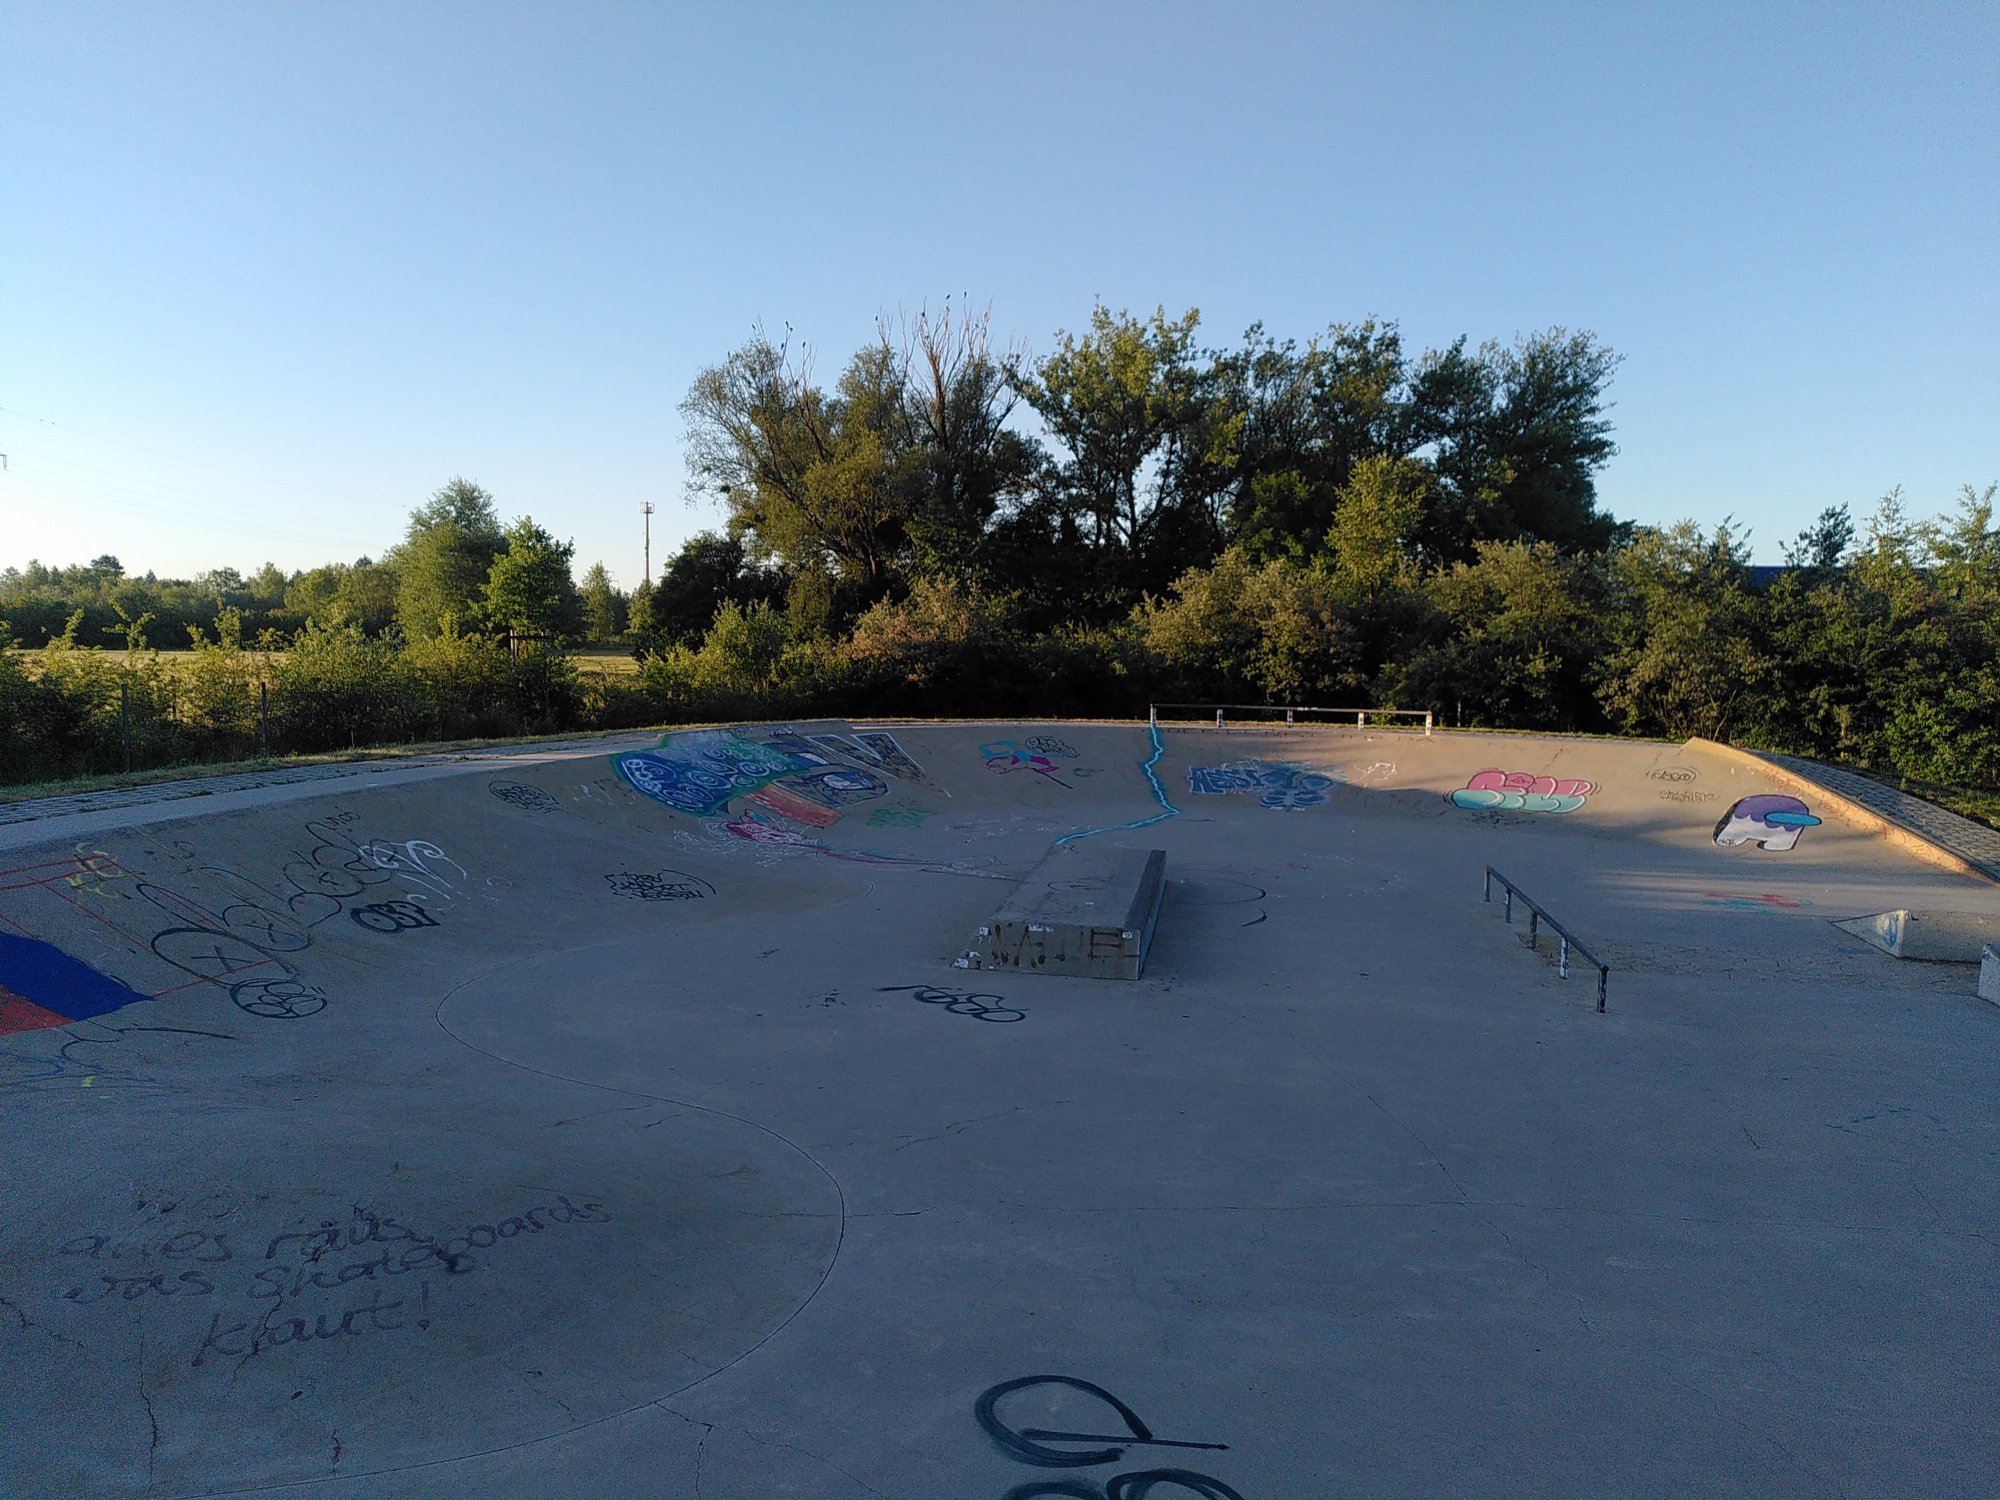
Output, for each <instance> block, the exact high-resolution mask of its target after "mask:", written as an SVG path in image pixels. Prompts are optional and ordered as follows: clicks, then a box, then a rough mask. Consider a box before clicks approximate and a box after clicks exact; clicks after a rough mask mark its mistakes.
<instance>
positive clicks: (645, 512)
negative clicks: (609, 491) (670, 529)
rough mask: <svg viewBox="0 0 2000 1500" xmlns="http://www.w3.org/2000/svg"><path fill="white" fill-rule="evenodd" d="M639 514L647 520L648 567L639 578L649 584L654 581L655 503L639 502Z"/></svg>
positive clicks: (646, 566)
mask: <svg viewBox="0 0 2000 1500" xmlns="http://www.w3.org/2000/svg"><path fill="white" fill-rule="evenodd" d="M639 514H640V515H641V516H643V517H644V518H645V525H646V565H645V570H644V571H643V572H642V573H640V575H639V576H640V577H641V578H643V579H645V580H646V582H647V583H651V582H652V581H653V502H652V501H650V500H641V501H640V502H639Z"/></svg>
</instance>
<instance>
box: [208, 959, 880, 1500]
mask: <svg viewBox="0 0 2000 1500" xmlns="http://www.w3.org/2000/svg"><path fill="white" fill-rule="evenodd" d="M607 946H609V944H600V943H586V944H582V945H580V946H579V947H576V948H565V949H562V950H560V951H562V952H564V953H578V952H582V951H584V949H586V948H594V947H607ZM549 956H550V955H549V954H547V953H536V954H531V955H526V956H523V957H521V958H517V959H510V960H509V961H508V962H506V963H504V964H496V965H495V966H494V967H492V968H490V969H486V970H483V971H482V972H480V973H478V974H475V975H473V976H471V977H470V978H468V979H463V980H460V981H459V982H458V983H457V984H455V985H453V986H452V987H451V988H450V989H448V990H446V991H445V992H444V994H443V995H442V996H441V997H440V998H439V1000H438V1003H437V1009H436V1010H435V1011H433V1012H432V1015H431V1019H432V1020H433V1021H435V1022H436V1023H437V1028H438V1030H439V1031H442V1032H443V1033H444V1034H445V1035H446V1036H448V1037H450V1038H451V1039H452V1040H453V1041H454V1042H457V1043H458V1044H459V1046H461V1047H463V1048H465V1049H466V1050H467V1051H468V1052H476V1053H478V1054H479V1055H480V1056H481V1057H485V1058H490V1059H491V1060H492V1061H494V1062H497V1063H499V1064H501V1065H502V1066H504V1067H509V1068H519V1069H520V1070H521V1071H522V1072H524V1073H534V1074H537V1075H539V1076H541V1077H543V1078H554V1079H557V1080H559V1081H560V1082H563V1083H574V1084H580V1085H582V1086H583V1087H585V1088H593V1089H602V1090H603V1091H604V1092H605V1093H607V1094H623V1095H625V1096H626V1097H628V1098H633V1099H649V1100H652V1101H653V1102H655V1103H658V1104H671V1105H674V1106H675V1107H676V1108H679V1109H687V1110H694V1111H696V1112H698V1113H700V1114H705V1115H715V1116H718V1117H720V1118H721V1119H725V1120H734V1121H735V1122H736V1123H737V1124H739V1125H748V1126H749V1127H750V1128H751V1129H752V1130H758V1131H762V1132H763V1133H764V1134H765V1135H768V1136H770V1137H771V1139H773V1140H774V1141H778V1142H780V1143H782V1144H784V1145H786V1146H789V1147H790V1148H791V1149H792V1150H794V1151H796V1152H798V1154H799V1155H800V1156H803V1157H804V1158H805V1159H806V1160H807V1161H809V1162H811V1163H812V1164H813V1165H814V1166H815V1167H817V1168H818V1169H819V1173H820V1175H821V1176H822V1177H824V1178H826V1180H827V1182H828V1183H829V1184H831V1185H832V1187H833V1196H834V1201H835V1202H836V1203H837V1204H838V1205H839V1206H840V1222H839V1225H838V1226H837V1227H836V1229H835V1231H834V1238H833V1254H831V1255H829V1256H828V1257H827V1261H826V1266H825V1269H823V1270H822V1271H821V1272H820V1277H819V1280H818V1281H816V1282H814V1283H813V1288H812V1290H811V1291H810V1292H808V1293H806V1295H805V1297H804V1299H803V1300H802V1301H801V1302H800V1303H799V1305H798V1306H797V1307H795V1308H793V1309H792V1310H791V1311H790V1312H788V1313H786V1314H785V1316H784V1319H783V1320H782V1321H781V1322H780V1323H779V1324H778V1325H777V1327H775V1328H773V1329H772V1330H771V1331H770V1332H769V1333H767V1334H765V1335H764V1336H763V1337H762V1338H760V1339H759V1340H757V1342H756V1343H754V1344H752V1345H750V1347H749V1348H747V1349H744V1350H741V1351H739V1352H738V1353H737V1354H736V1355H734V1356H733V1357H731V1358H730V1359H728V1360H725V1361H724V1362H723V1363H721V1364H719V1365H717V1366H716V1367H715V1368H714V1369H712V1370H710V1371H708V1372H707V1373H706V1374H704V1375H699V1376H697V1377H696V1378H695V1379H693V1380H690V1381H688V1382H687V1384H685V1385H680V1386H676V1387H674V1389H672V1390H670V1391H664V1392H662V1393H661V1394H659V1395H657V1396H653V1397H651V1398H649V1399H647V1400H645V1401H636V1402H634V1403H633V1404H632V1405H630V1406H627V1407H623V1408H621V1409H620V1410H618V1411H612V1412H606V1413H605V1414H604V1415H603V1416H601V1417H592V1418H591V1419H590V1420H589V1421H587V1422H577V1423H574V1424H573V1425H571V1426H568V1427H564V1428H562V1429H560V1430H559V1431H556V1432H545V1433H542V1434H541V1435H540V1436H539V1437H529V1438H522V1439H520V1440H519V1441H517V1442H512V1443H497V1444H495V1445H494V1446H492V1447H490V1448H476V1449H473V1450H472V1451H471V1452H468V1453H454V1454H452V1455H451V1456H450V1457H448V1458H427V1459H423V1460H421V1461H419V1462H417V1463H413V1464H391V1465H389V1466H388V1467H387V1468H381V1469H355V1470H350V1471H349V1472H348V1473H345V1474H320V1475H316V1476H314V1477H312V1478H308V1479H280V1480H275V1481H273V1482H271V1483H269V1484H252V1485H245V1486H242V1487H240V1488H237V1489H233V1490H202V1491H201V1492H200V1493H202V1494H204V1495H262V1494H269V1493H272V1492H274V1491H277V1490H289V1489H297V1488H298V1487H299V1486H301V1485H308V1484H319V1485H331V1484H338V1483H339V1482H340V1481H342V1480H345V1479H379V1478H381V1477H382V1476H383V1475H385V1474H407V1473H414V1472H415V1471H416V1470H419V1469H436V1468H443V1467H444V1466H446V1465H448V1464H461V1463H466V1462H468V1461H469V1460H472V1459H476V1458H491V1457H493V1456H494V1455H495V1454H498V1453H511V1452H513V1451H514V1450H516V1449H519V1448H532V1447H534V1446H535V1445H536V1444H538V1443H547V1442H553V1441H554V1440H555V1439H557V1438H563V1437H568V1436H570V1435H571V1434H573V1433H579V1432H584V1431H587V1430H588V1429H590V1428H592V1427H601V1426H603V1425H604V1424H605V1423H606V1422H616V1421H618V1420H619V1419H620V1418H622V1417H629V1416H631V1415H632V1414H633V1413H634V1412H642V1411H648V1410H651V1409H653V1408H655V1407H657V1408H658V1409H659V1410H661V1411H663V1412H666V1413H668V1414H669V1415H671V1416H676V1417H680V1418H681V1420H682V1421H689V1420H692V1419H690V1418H688V1417H686V1416H683V1415H682V1414H681V1413H680V1412H677V1411H674V1410H673V1408H672V1407H669V1406H667V1405H666V1403H667V1402H669V1401H672V1400H673V1399H674V1398H675V1397H677V1396H684V1395H686V1394H687V1393H688V1392H689V1391H691V1390H693V1389H694V1388H695V1387H696V1386H699V1385H704V1384H706V1383H707V1382H709V1381H711V1380H713V1379H714V1378H715V1377H716V1376H718V1375H720V1374H722V1373H723V1371H725V1370H730V1369H734V1368H735V1367H736V1366H737V1365H739V1364H741V1363H742V1362H743V1361H744V1360H746V1359H748V1358H749V1357H750V1356H751V1355H753V1354H755V1353H756V1352H757V1351H758V1350H759V1349H761V1348H763V1347H764V1346H765V1345H766V1344H768V1343H770V1342H771V1340H772V1339H774V1338H776V1337H777V1336H778V1335H779V1334H781V1333H783V1332H784V1331H785V1330H786V1329H787V1328H789V1327H791V1326H792V1322H793V1320H794V1319H796V1318H797V1317H798V1315H799V1314H800V1313H802V1312H804V1311H805V1310H806V1309H807V1308H808V1307H810V1306H812V1304H813V1301H814V1299H816V1298H817V1297H818V1296H819V1294H820V1293H821V1292H822V1291H824V1290H825V1289H826V1284H827V1282H828V1281H830V1280H831V1279H832V1278H833V1268H834V1267H835V1266H837V1265H838V1264H840V1252H841V1249H842V1248H843V1247H844V1246H845V1245H846V1243H847V1192H846V1190H845V1189H844V1188H842V1187H841V1185H840V1179H839V1178H838V1177H835V1176H834V1175H833V1173H832V1172H831V1171H829V1170H828V1169H827V1165H826V1163H825V1162H823V1161H821V1160H820V1159H819V1158H818V1157H817V1156H814V1155H813V1154H812V1152H810V1151H808V1150H806V1148H805V1147H803V1146H801V1145H800V1144H799V1143H798V1142H797V1141H795V1140H792V1139H791V1138H790V1137H789V1136H786V1135H782V1134H780V1133H779V1132H778V1131H775V1130H773V1129H772V1128H771V1127H770V1126H768V1125H764V1124H760V1123H759V1122H758V1121H756V1120H752V1119H749V1118H748V1117H747V1116H744V1115H737V1114H731V1113H730V1112H729V1111H728V1110H726V1109H714V1108H711V1107H710V1106H709V1105H706V1104H694V1103H691V1102H689V1101H688V1100H685V1099H675V1098H671V1097H669V1096H668V1095H666V1094H649V1093H647V1092H646V1091H645V1090H644V1089H627V1088H619V1087H618V1086H617V1085H616V1084H610V1083H598V1082H596V1081H595V1080H593V1079H589V1078H573V1077H571V1076H570V1075H569V1074H567V1073H556V1072H551V1071H550V1070H549V1069H547V1068H537V1067H532V1066H530V1065H529V1064H527V1063H524V1062H516V1061H515V1060H514V1059H513V1058H511V1057H503V1056H501V1055H500V1054H499V1053H498V1052H490V1051H488V1050H487V1049H486V1048H484V1047H481V1046H479V1045H478V1044H477V1043H475V1042H469V1041H467V1040H466V1039H465V1038H464V1037H462V1036H460V1035H459V1034H458V1033H457V1032H455V1031H453V1030H452V1029H451V1028H450V1027H449V1026H447V1025H445V1022H444V1008H445V1006H446V1005H448V1004H449V1003H450V1002H451V997H452V996H453V995H456V994H457V993H458V992H459V991H460V990H462V989H464V988H466V986H468V985H472V984H477V983H479V982H481V981H482V980H486V979H490V978H492V977H493V976H494V975H495V974H500V973H503V972H505V971H506V970H508V969H511V968H513V967H515V966H516V965H517V964H523V963H527V962H528V961H529V959H530V958H534V959H541V958H547V957H549Z"/></svg>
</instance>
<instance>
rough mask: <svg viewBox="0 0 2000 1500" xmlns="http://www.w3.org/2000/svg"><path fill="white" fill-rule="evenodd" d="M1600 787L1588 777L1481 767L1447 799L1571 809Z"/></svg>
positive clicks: (1473, 805)
mask: <svg viewBox="0 0 2000 1500" xmlns="http://www.w3.org/2000/svg"><path fill="white" fill-rule="evenodd" d="M1596 790H1597V788H1596V787H1595V786H1593V785H1592V784H1591V783H1590V782H1588V781H1575V780H1570V779H1567V778H1562V777H1556V776H1539V775H1536V774H1535V773H1534V772H1532V771H1490V770H1489V771H1481V772H1480V773H1479V774H1478V775H1476V776H1474V777H1473V778H1472V779H1471V780H1470V781H1468V782H1466V784H1465V785H1464V786H1462V787H1460V788H1459V789H1458V790H1457V791H1455V792H1452V793H1450V794H1449V795H1448V796H1447V797H1446V798H1445V800H1446V801H1447V802H1449V803H1450V804H1451V805H1452V806H1453V807H1463V808H1467V809H1473V810H1480V809H1489V808H1490V809H1495V810H1498V811H1504V812H1534V813H1569V812H1575V811H1576V810H1577V809H1578V808H1579V807H1582V806H1583V804H1584V800H1585V799H1586V798H1588V797H1589V796H1590V794H1591V793H1592V792H1594V791H1596Z"/></svg>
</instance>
